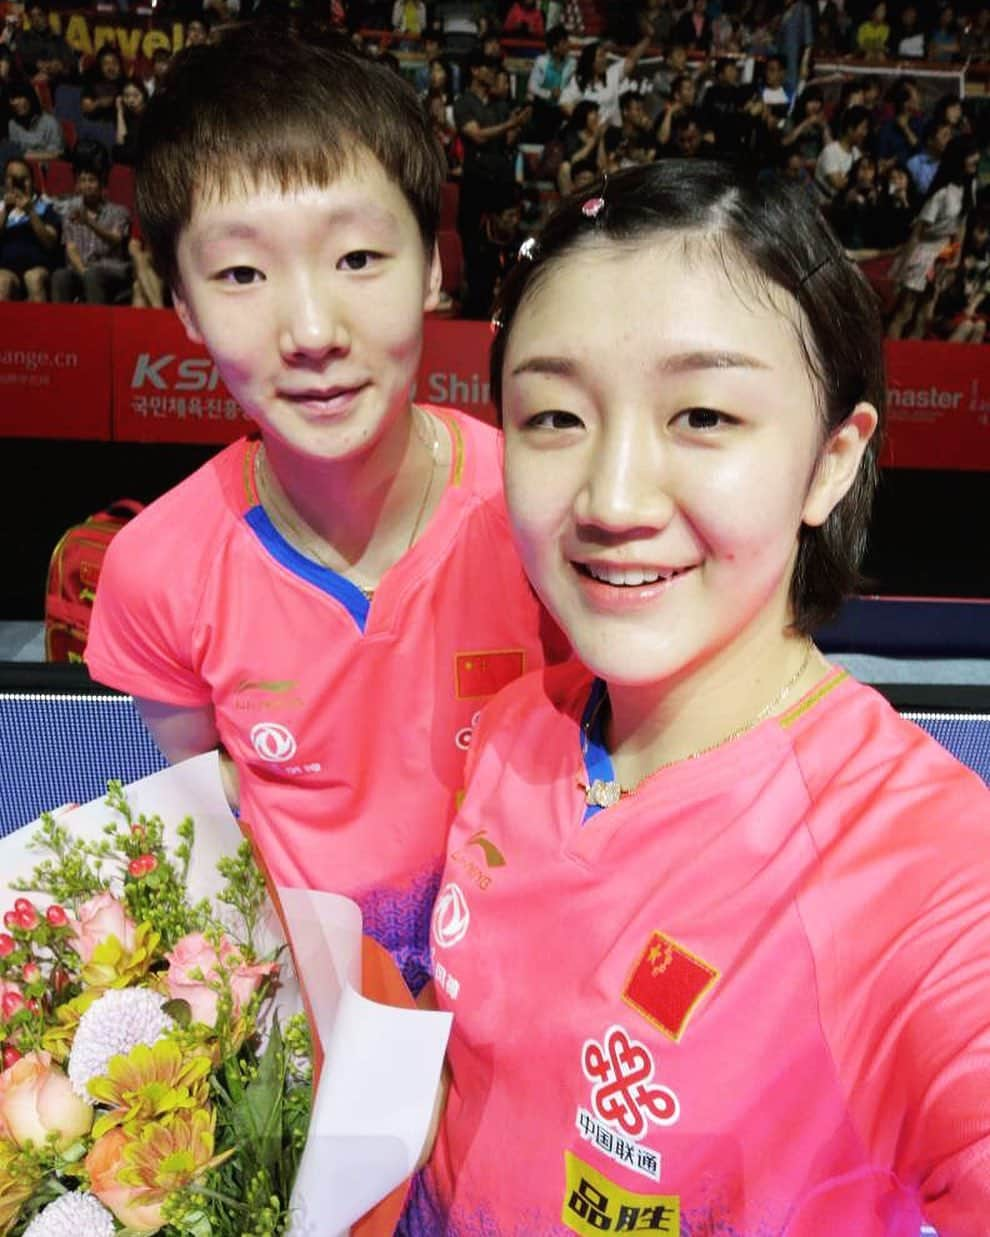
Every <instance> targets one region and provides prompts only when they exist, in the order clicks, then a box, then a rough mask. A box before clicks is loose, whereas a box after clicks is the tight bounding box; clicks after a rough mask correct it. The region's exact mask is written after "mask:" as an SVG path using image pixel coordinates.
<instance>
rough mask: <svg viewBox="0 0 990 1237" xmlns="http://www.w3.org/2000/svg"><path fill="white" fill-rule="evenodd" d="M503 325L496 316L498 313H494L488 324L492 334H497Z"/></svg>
mask: <svg viewBox="0 0 990 1237" xmlns="http://www.w3.org/2000/svg"><path fill="white" fill-rule="evenodd" d="M504 325H505V323H504V322H503V321H502V319H501V318H500V317H499V316H498V314H496V315H495V316H494V317H493V318H492V320H491V322H489V324H488V326H489V328H490V330H491V333H492V334H493V335H497V334H498V333H499V331H500V330H501V329H502V327H503V326H504Z"/></svg>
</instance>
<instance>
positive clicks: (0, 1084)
mask: <svg viewBox="0 0 990 1237" xmlns="http://www.w3.org/2000/svg"><path fill="white" fill-rule="evenodd" d="M92 1124H93V1109H92V1108H91V1107H90V1106H89V1104H86V1103H84V1102H83V1101H82V1100H81V1099H80V1098H79V1096H78V1095H76V1093H75V1091H73V1089H72V1084H71V1083H70V1082H69V1080H68V1078H67V1077H66V1076H65V1074H64V1073H63V1072H62V1071H61V1070H60V1069H59V1067H58V1066H57V1065H53V1064H52V1058H51V1054H50V1053H47V1052H28V1053H26V1054H25V1055H24V1056H23V1057H21V1059H20V1060H19V1061H16V1062H15V1063H14V1064H13V1065H11V1066H9V1067H8V1068H7V1069H5V1070H4V1071H3V1073H0V1128H2V1129H3V1130H4V1131H5V1137H7V1138H9V1139H10V1140H11V1141H13V1142H15V1143H16V1144H17V1145H18V1146H24V1145H25V1144H26V1143H28V1142H33V1143H34V1144H35V1146H38V1147H40V1146H42V1145H43V1144H44V1142H45V1139H46V1138H47V1137H48V1135H49V1134H57V1135H58V1140H57V1145H58V1148H59V1150H60V1151H64V1150H65V1148H66V1147H68V1146H70V1145H71V1144H72V1143H74V1142H75V1141H76V1139H77V1138H81V1137H82V1136H83V1134H86V1133H88V1131H89V1127H90V1126H91V1125H92Z"/></svg>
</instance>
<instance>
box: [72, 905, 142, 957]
mask: <svg viewBox="0 0 990 1237" xmlns="http://www.w3.org/2000/svg"><path fill="white" fill-rule="evenodd" d="M70 926H71V927H72V936H73V940H72V947H73V948H74V949H75V951H76V953H77V954H78V955H79V957H80V958H82V960H83V962H89V961H90V960H91V958H92V957H93V953H94V951H95V950H96V947H97V946H98V945H102V944H103V942H104V941H105V940H107V938H108V937H111V936H115V937H116V938H117V940H118V941H120V943H121V945H122V946H123V948H124V949H125V951H126V952H127V953H131V952H132V951H133V949H134V945H135V941H136V939H137V936H136V934H137V928H136V926H135V924H134V921H133V920H132V919H131V918H130V916H129V915H128V914H127V912H126V911H125V910H124V908H123V906H122V905H121V904H120V902H118V901H117V899H116V898H115V897H114V896H113V894H111V893H98V894H97V895H96V896H95V897H93V898H90V899H89V901H88V902H84V903H83V904H82V906H80V908H79V918H78V920H70Z"/></svg>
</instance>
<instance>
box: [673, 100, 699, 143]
mask: <svg viewBox="0 0 990 1237" xmlns="http://www.w3.org/2000/svg"><path fill="white" fill-rule="evenodd" d="M692 125H698V126H699V128H700V126H701V111H700V109H699V108H697V107H686V108H684V110H683V111H681V112H678V113H677V115H676V116H675V117H674V119H673V120H672V121H671V122H670V138H671V141H673V139H674V137H675V135H676V134H678V133H683V132H684V130H685V129H690V127H691V126H692Z"/></svg>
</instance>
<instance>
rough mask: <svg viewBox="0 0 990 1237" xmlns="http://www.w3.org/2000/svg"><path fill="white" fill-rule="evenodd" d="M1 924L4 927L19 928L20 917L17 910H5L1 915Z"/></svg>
mask: <svg viewBox="0 0 990 1237" xmlns="http://www.w3.org/2000/svg"><path fill="white" fill-rule="evenodd" d="M3 926H4V927H5V928H19V927H20V926H21V917H20V915H18V913H17V911H7V912H5V914H4V917H3Z"/></svg>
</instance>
